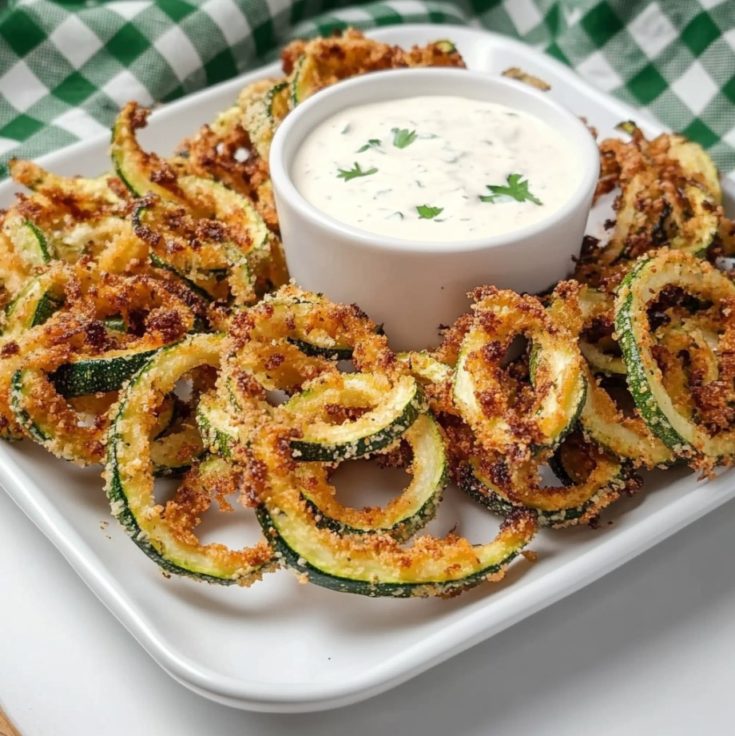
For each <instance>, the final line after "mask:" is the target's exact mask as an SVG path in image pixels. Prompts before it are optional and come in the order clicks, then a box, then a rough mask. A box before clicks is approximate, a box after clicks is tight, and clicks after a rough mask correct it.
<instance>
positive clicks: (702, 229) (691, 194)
mask: <svg viewBox="0 0 735 736" xmlns="http://www.w3.org/2000/svg"><path fill="white" fill-rule="evenodd" d="M684 196H685V197H686V199H687V202H688V207H687V209H688V210H691V212H687V213H686V214H685V213H681V212H679V213H677V217H676V219H677V226H678V230H679V232H678V233H677V234H676V235H675V236H674V237H673V238H672V239H671V243H670V245H671V247H672V248H675V249H676V250H683V251H686V252H687V253H691V254H692V255H695V256H699V257H700V258H702V257H704V256H705V255H706V253H707V249H708V248H709V247H710V245H712V242H713V241H714V239H715V237H716V236H717V233H718V230H719V227H720V217H719V215H718V212H717V207H716V205H715V202H714V201H713V200H712V199H711V198H710V197H709V196H708V195H707V194H706V193H705V192H703V191H702V190H701V189H700V188H699V187H697V186H693V185H689V186H686V187H684Z"/></svg>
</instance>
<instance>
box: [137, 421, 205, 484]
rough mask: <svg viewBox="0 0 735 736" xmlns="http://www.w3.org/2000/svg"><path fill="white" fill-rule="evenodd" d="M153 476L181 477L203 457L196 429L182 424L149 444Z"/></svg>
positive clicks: (202, 447) (201, 445)
mask: <svg viewBox="0 0 735 736" xmlns="http://www.w3.org/2000/svg"><path fill="white" fill-rule="evenodd" d="M150 447H151V449H150V453H151V462H152V463H153V475H155V476H156V477H157V478H168V477H173V476H180V475H183V474H184V473H185V472H186V471H187V470H189V468H190V467H191V466H192V464H193V463H194V462H196V461H197V460H198V459H199V458H201V456H202V455H203V451H204V446H203V444H202V438H201V436H200V435H199V430H198V429H197V427H196V426H195V425H193V424H191V423H184V424H182V425H180V426H178V427H176V428H175V429H173V430H172V431H170V432H168V433H166V434H165V435H163V436H162V437H157V438H156V439H155V440H153V441H152V442H151V446H150Z"/></svg>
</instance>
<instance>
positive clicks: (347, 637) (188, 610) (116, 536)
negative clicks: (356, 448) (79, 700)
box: [0, 26, 735, 712]
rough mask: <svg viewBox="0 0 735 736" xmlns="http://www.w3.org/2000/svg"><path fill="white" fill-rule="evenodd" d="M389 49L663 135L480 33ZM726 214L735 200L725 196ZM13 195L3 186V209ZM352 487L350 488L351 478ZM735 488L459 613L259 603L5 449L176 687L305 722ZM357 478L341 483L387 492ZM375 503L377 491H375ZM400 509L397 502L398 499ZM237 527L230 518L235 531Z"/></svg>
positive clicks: (611, 518)
mask: <svg viewBox="0 0 735 736" xmlns="http://www.w3.org/2000/svg"><path fill="white" fill-rule="evenodd" d="M374 36H375V37H376V38H380V39H382V40H386V41H389V42H391V43H397V44H401V45H411V44H414V43H425V42H428V41H431V40H435V39H436V38H440V37H447V38H451V39H452V40H453V41H454V42H455V43H456V44H457V46H458V48H459V50H460V51H461V53H462V54H463V56H464V58H465V59H466V61H467V64H468V66H469V67H471V68H474V69H480V70H485V71H487V72H488V73H489V74H498V73H499V72H501V71H502V70H503V69H506V68H507V67H510V66H518V67H521V68H522V69H524V70H526V71H528V72H530V73H532V74H536V75H538V76H540V77H542V78H543V79H545V80H547V81H548V82H550V83H551V85H552V90H551V92H549V94H550V95H552V96H553V97H554V98H556V99H557V100H558V101H559V102H561V103H562V104H564V105H565V106H567V107H568V108H569V109H570V110H572V112H574V113H577V114H579V115H582V116H584V117H586V118H587V120H588V121H589V122H590V123H591V124H593V125H594V126H595V127H596V128H597V129H598V130H599V132H600V134H601V135H602V136H606V135H611V134H613V133H614V125H615V124H616V123H618V122H619V121H621V120H626V119H630V118H634V119H636V120H638V121H639V122H640V123H641V124H642V127H643V128H644V129H645V130H646V132H647V133H649V134H656V133H658V132H660V131H661V128H660V126H657V125H656V124H653V123H651V122H648V121H646V120H645V119H644V118H643V116H642V115H641V113H639V112H636V111H635V110H633V109H631V108H629V107H627V106H625V105H623V104H622V103H620V102H618V101H617V100H614V99H613V98H611V97H609V96H607V95H605V94H603V93H601V92H598V91H596V90H595V89H593V88H592V87H590V86H589V85H588V84H586V83H585V82H583V81H582V80H581V79H579V78H578V77H577V76H576V75H575V74H574V72H573V71H571V70H570V69H568V68H566V67H564V66H563V65H561V64H559V63H557V62H556V61H554V60H553V59H551V58H549V57H548V56H545V55H543V54H541V53H540V52H538V51H534V50H533V49H531V48H529V47H527V46H524V45H523V44H521V43H518V42H514V41H511V40H508V39H506V38H504V37H502V36H498V35H494V34H492V33H487V32H484V31H476V30H472V29H467V28H455V27H446V26H444V27H441V26H396V27H393V28H388V29H383V30H380V31H376V32H375V33H374ZM277 74H278V67H277V65H271V66H269V67H265V68H263V69H260V70H258V71H256V72H253V73H252V74H249V75H246V76H244V77H241V78H239V79H236V80H233V81H230V82H227V83H225V84H222V85H219V86H218V87H215V88H212V89H208V90H205V91H203V92H201V93H199V94H195V95H192V96H190V97H187V98H186V99H183V100H180V101H179V102H175V103H172V104H170V105H167V106H166V107H165V108H163V109H161V110H160V111H158V112H156V113H155V114H154V115H153V116H152V117H151V122H150V126H149V128H148V129H146V131H144V135H143V137H142V138H143V143H144V145H146V146H150V147H151V148H154V149H155V150H157V151H162V152H169V151H170V150H171V147H172V145H174V143H175V142H176V141H178V140H180V139H181V138H183V137H185V136H186V135H189V134H191V133H193V132H194V131H195V130H196V129H197V128H198V126H199V125H201V124H202V123H204V122H207V121H208V120H210V119H212V118H213V117H214V115H215V114H216V113H217V112H218V111H220V110H222V109H224V108H225V107H226V106H227V105H229V104H231V102H232V100H233V99H234V98H235V96H236V94H237V92H238V91H239V90H240V89H241V87H243V86H244V85H245V84H246V83H248V82H250V81H252V80H254V79H257V78H259V77H262V76H266V75H277ZM107 146H108V138H107V136H103V137H100V138H96V139H94V140H90V141H84V142H81V143H78V144H76V145H74V146H71V147H69V148H66V149H64V150H62V151H60V152H58V153H55V154H53V155H50V156H47V157H45V158H44V159H42V161H41V163H42V164H43V165H45V166H47V167H48V168H50V169H52V170H54V171H58V172H60V173H65V174H99V173H100V172H101V171H104V170H107V169H109V160H108V157H107ZM725 188H726V193H727V204H728V206H729V208H730V209H732V207H733V202H734V201H735V186H733V183H732V181H729V180H728V181H726V182H725ZM13 191H14V186H13V184H12V183H10V182H5V183H3V184H1V185H0V206H8V205H9V204H10V203H11V201H12V193H13ZM349 476H351V477H349ZM734 480H735V476H733V474H732V472H728V473H723V474H721V475H720V476H719V477H718V478H716V479H715V480H711V481H709V482H707V483H701V482H698V481H697V479H696V477H695V476H694V475H693V474H687V473H685V472H683V471H681V470H672V471H669V472H668V473H658V474H656V475H654V476H651V477H650V478H648V479H647V482H646V487H645V492H643V493H641V494H639V495H638V496H637V497H635V498H632V499H626V500H624V501H621V502H619V503H618V504H617V505H615V506H614V507H613V508H612V509H611V510H610V511H609V513H607V514H605V516H604V519H603V523H602V525H601V526H600V528H599V529H597V530H592V529H588V528H582V529H571V530H565V531H557V532H548V531H544V532H542V533H541V534H539V536H538V538H537V539H536V540H535V541H534V543H533V545H532V548H533V549H534V550H535V551H537V552H538V553H539V558H538V561H537V562H535V563H533V564H532V563H530V562H528V561H526V560H524V559H521V560H520V561H518V562H516V563H515V564H514V565H513V566H512V567H511V570H510V572H509V574H508V576H507V578H506V580H505V581H504V582H503V583H501V584H499V585H485V586H481V587H479V588H477V589H475V590H473V591H470V592H469V593H466V594H464V595H462V596H460V597H458V598H454V599H451V600H447V601H443V600H433V599H432V600H383V599H368V598H360V597H356V596H349V595H340V594H337V593H333V592H330V591H327V590H324V589H321V588H318V587H316V586H311V585H299V584H298V583H297V582H296V581H295V579H294V578H293V576H292V575H291V574H289V573H288V572H286V571H279V572H277V573H275V574H273V575H269V576H267V578H266V579H265V580H264V581H263V582H262V583H259V584H258V585H256V586H254V587H253V588H252V589H249V590H244V589H239V588H235V589H233V588H218V587H216V586H206V585H199V584H196V583H194V582H192V581H189V580H176V579H172V580H167V579H164V578H163V577H162V576H161V574H160V571H159V570H158V568H157V567H156V566H155V565H153V564H152V563H151V562H150V561H149V560H148V559H147V558H146V557H145V556H144V555H143V554H141V552H140V551H139V550H138V549H137V547H136V546H135V545H134V544H132V543H131V542H130V540H129V539H128V538H127V537H126V535H125V534H124V532H123V531H122V530H121V529H120V528H118V526H117V523H116V522H115V521H114V520H112V519H111V518H110V516H109V509H108V506H107V501H106V499H105V496H104V493H103V491H102V483H101V480H100V478H99V474H98V472H97V471H96V470H80V469H78V468H76V467H74V466H72V465H69V464H65V463H63V462H61V461H58V460H55V459H54V458H52V457H51V456H50V455H48V454H47V453H45V452H44V451H43V450H41V449H40V448H38V447H35V446H32V445H31V444H30V443H22V444H19V445H9V444H6V443H1V444H0V482H1V483H2V485H3V486H4V488H5V490H6V491H7V492H8V493H9V494H10V496H11V497H12V498H13V499H14V500H15V502H16V503H17V504H18V505H19V506H20V507H21V508H22V509H23V510H24V511H25V513H26V514H27V515H28V516H29V517H30V518H31V519H32V520H33V521H34V522H35V524H36V525H37V526H38V528H39V529H40V530H41V531H42V532H43V533H44V534H45V535H46V536H47V537H48V538H49V539H50V540H51V541H52V542H53V543H54V544H55V545H56V547H57V548H58V549H59V551H60V552H61V553H62V554H63V555H64V557H65V558H66V559H67V560H68V561H69V563H70V564H71V565H72V566H73V568H74V569H75V570H76V571H77V572H78V574H79V575H80V576H81V577H82V579H83V580H84V581H85V582H86V583H87V584H88V585H89V587H90V588H91V589H92V591H93V592H94V593H95V595H97V596H98V597H99V599H100V600H101V601H102V602H103V603H104V604H105V605H106V606H107V607H108V608H109V610H110V611H111V612H112V613H113V614H114V615H115V616H116V617H117V618H118V619H119V620H120V621H121V623H122V624H123V625H124V626H125V627H126V628H127V629H128V630H129V631H130V633H131V634H132V635H133V636H134V637H135V638H136V639H137V640H138V642H139V643H140V644H141V645H142V646H143V647H144V648H145V649H146V650H147V651H148V652H149V653H150V655H151V656H152V657H153V658H154V659H155V660H156V661H157V662H158V663H159V664H160V665H161V667H163V668H164V669H165V670H166V671H167V672H168V673H169V674H170V675H171V676H172V677H174V678H175V679H177V680H178V681H179V682H181V683H183V684H184V685H186V686H187V687H189V688H191V689H192V690H194V691H196V692H198V693H200V694H201V695H204V696H206V697H209V698H212V699H214V700H217V701H220V702H222V703H226V704H228V705H231V706H235V707H238V708H244V709H250V710H262V711H280V712H289V711H290V712H299V711H310V710H321V709H327V708H333V707H337V706H340V705H346V704H348V703H353V702H356V701H359V700H362V699H365V698H368V697H371V696H373V695H376V694H378V693H380V692H382V691H384V690H387V689H388V688H391V687H394V686H395V685H397V684H399V683H401V682H403V681H405V680H407V679H409V678H411V677H413V676H415V675H417V674H419V673H420V672H422V671H424V670H426V669H428V668H429V667H432V666H433V665H435V664H438V663H439V662H441V661H443V660H445V659H448V658H449V657H451V656H454V655H455V654H458V653H459V652H461V651H463V650H465V649H467V648H468V647H471V646H473V645H474V644H476V643H478V642H480V641H482V640H483V639H486V638H488V637H490V636H492V635H493V634H496V633H497V632H499V631H501V630H502V629H504V628H506V627H508V626H510V625H512V624H513V623H515V622H517V621H520V620H521V619H523V618H525V617H526V616H529V615H531V614H532V613H534V612H536V611H538V610H539V609H541V608H544V607H545V606H548V605H550V604H551V603H553V602H555V601H557V600H559V599H560V598H562V597H564V596H566V595H569V594H570V593H572V592H573V591H575V590H577V589H579V588H581V587H582V586H584V585H587V584H588V583H590V582H592V581H593V580H596V579H597V578H599V577H601V576H602V575H605V574H606V573H608V572H610V571H611V570H613V569H614V568H616V567H617V566H619V565H621V564H623V563H624V562H626V561H627V560H629V559H631V558H632V557H634V556H635V555H638V554H640V553H641V552H643V551H644V550H646V549H648V548H649V547H651V546H652V545H654V544H656V543H658V542H660V541H661V540H662V539H664V538H665V537H667V536H669V535H671V534H673V533H674V532H676V531H677V530H678V529H680V528H682V527H683V526H686V525H687V524H690V523H691V522H693V521H694V520H695V519H697V518H699V517H700V516H703V515H704V514H706V513H708V512H709V511H712V510H713V509H715V508H717V507H718V506H720V505H721V504H723V503H724V502H725V501H727V500H729V499H730V498H732V497H733V496H735V482H733V481H734ZM388 481H389V479H386V481H385V482H384V481H383V480H381V479H379V478H378V477H377V476H376V475H375V473H374V472H372V471H366V470H365V467H364V466H360V464H355V466H354V467H353V468H351V469H347V471H346V473H344V474H343V476H342V485H345V484H346V485H350V486H351V490H352V492H354V487H355V486H358V485H360V486H363V487H364V486H372V487H375V486H376V485H377V486H385V485H386V483H388ZM373 489H374V488H373ZM383 498H385V489H383ZM233 516H234V517H235V518H234V519H233V521H234V523H229V527H230V528H227V525H224V526H223V525H220V527H219V528H218V529H213V528H211V527H210V529H209V533H210V534H214V533H217V534H218V535H220V536H219V538H220V539H223V540H224V541H229V542H231V543H239V544H242V543H243V530H245V534H246V535H247V536H248V537H249V538H253V539H254V538H255V537H256V535H257V534H258V530H257V524H256V522H255V521H254V519H250V520H249V521H243V519H244V517H243V516H242V515H240V514H237V515H233ZM225 521H227V519H226V520H225ZM455 524H457V525H458V528H459V529H460V530H461V532H462V533H463V534H466V535H467V536H468V537H469V538H470V539H471V540H472V541H475V542H480V541H483V540H486V539H487V538H489V536H491V535H493V534H494V533H495V530H496V529H497V520H495V519H494V518H493V517H492V516H491V515H490V514H486V513H485V512H483V511H482V510H480V509H479V508H478V507H477V506H474V505H472V504H470V502H469V501H467V500H466V499H464V498H463V497H462V496H461V495H460V494H459V493H458V492H456V491H455V490H454V489H449V490H448V491H447V498H446V501H445V502H444V504H442V508H441V511H440V514H439V517H438V518H437V519H436V520H435V521H434V522H432V525H431V527H430V529H431V530H432V531H434V532H436V533H440V534H441V533H445V532H447V531H448V530H449V529H450V528H452V527H453V526H454V525H455Z"/></svg>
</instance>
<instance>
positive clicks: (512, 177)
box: [480, 174, 543, 204]
mask: <svg viewBox="0 0 735 736" xmlns="http://www.w3.org/2000/svg"><path fill="white" fill-rule="evenodd" d="M505 180H506V182H507V185H503V184H488V185H487V188H488V189H489V190H490V191H491V192H492V194H485V195H480V199H481V200H482V201H483V202H491V203H492V204H495V202H497V201H498V200H499V199H501V198H502V197H510V198H511V199H515V200H516V202H533V203H534V204H543V202H542V201H541V200H540V199H539V198H538V197H534V195H533V194H531V192H529V191H528V179H525V180H524V179H523V176H522V175H521V174H508V176H507V177H506V179H505Z"/></svg>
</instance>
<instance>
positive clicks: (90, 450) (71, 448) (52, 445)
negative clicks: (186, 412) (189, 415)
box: [10, 368, 202, 477]
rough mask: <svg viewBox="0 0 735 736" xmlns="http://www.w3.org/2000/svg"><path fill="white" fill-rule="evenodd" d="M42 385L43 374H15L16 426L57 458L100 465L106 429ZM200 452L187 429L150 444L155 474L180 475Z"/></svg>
mask: <svg viewBox="0 0 735 736" xmlns="http://www.w3.org/2000/svg"><path fill="white" fill-rule="evenodd" d="M44 382H45V377H44V376H43V374H42V373H41V372H40V371H37V370H34V369H30V368H26V369H21V370H18V371H16V373H15V374H14V376H13V380H12V384H11V391H10V405H11V408H12V409H13V412H14V415H15V419H16V421H17V422H18V424H19V426H20V427H21V428H22V429H23V430H24V432H25V433H26V434H27V435H28V437H29V438H30V439H32V440H33V441H34V442H36V443H38V444H40V445H41V446H42V447H44V448H45V449H47V450H48V451H49V452H51V453H52V454H54V455H56V457H60V458H62V459H63V460H67V461H68V462H72V463H76V464H78V465H94V464H96V463H101V462H103V461H104V432H105V429H104V428H103V427H99V426H97V424H96V423H95V422H87V423H84V422H82V421H81V416H80V415H79V414H78V413H76V412H75V411H74V410H73V409H72V408H71V407H69V406H67V405H66V404H65V403H64V402H63V401H62V399H61V397H60V396H59V395H58V394H57V395H56V396H50V395H48V393H47V391H46V388H47V385H46V386H44ZM39 391H40V392H41V393H40V397H38V398H37V393H36V392H39ZM201 452H202V443H201V439H200V437H199V434H198V432H196V431H193V432H192V431H191V429H187V428H186V427H183V428H179V429H178V430H177V431H176V432H173V431H172V432H171V433H169V434H166V435H165V436H163V437H158V438H156V439H155V440H153V441H152V444H151V457H152V459H153V469H154V474H155V475H156V476H158V477H160V476H168V475H179V474H181V473H182V472H183V471H184V470H185V469H187V468H188V467H189V466H190V465H191V463H192V462H193V460H194V459H196V458H197V457H198V456H199V455H200V454H201Z"/></svg>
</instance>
